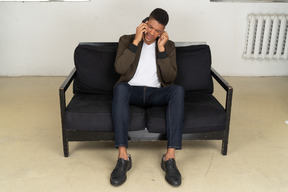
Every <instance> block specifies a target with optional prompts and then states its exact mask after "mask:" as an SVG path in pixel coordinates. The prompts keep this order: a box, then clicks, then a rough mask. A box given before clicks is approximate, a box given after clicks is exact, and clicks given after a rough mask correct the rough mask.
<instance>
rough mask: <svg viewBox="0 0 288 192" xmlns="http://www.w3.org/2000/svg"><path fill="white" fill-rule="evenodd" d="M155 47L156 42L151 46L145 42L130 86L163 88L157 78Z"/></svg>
mask: <svg viewBox="0 0 288 192" xmlns="http://www.w3.org/2000/svg"><path fill="white" fill-rule="evenodd" d="M155 46H156V42H154V43H152V44H150V45H147V44H146V43H145V42H143V47H142V51H141V55H140V59H139V63H138V66H137V69H136V72H135V74H134V76H133V78H132V79H131V80H130V81H129V82H128V83H129V85H131V86H147V87H157V88H159V87H160V86H161V83H160V81H159V79H158V76H157V66H156V51H155V49H156V48H155Z"/></svg>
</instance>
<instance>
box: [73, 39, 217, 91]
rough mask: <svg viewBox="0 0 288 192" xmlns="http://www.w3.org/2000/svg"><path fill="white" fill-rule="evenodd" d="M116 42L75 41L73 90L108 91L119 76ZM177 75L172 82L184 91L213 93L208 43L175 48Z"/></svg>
mask: <svg viewBox="0 0 288 192" xmlns="http://www.w3.org/2000/svg"><path fill="white" fill-rule="evenodd" d="M117 47H118V43H90V44H79V45H78V46H77V47H76V49H75V53H74V62H75V67H76V71H77V72H76V77H75V80H74V85H73V91H74V93H92V94H93V93H96V94H109V95H110V94H112V93H113V86H114V85H115V83H116V82H117V80H118V79H119V77H120V76H119V75H118V74H117V73H116V72H115V69H114V62H115V57H116V53H117ZM176 58H177V65H178V75H177V78H176V80H175V84H179V85H182V86H183V87H184V89H185V91H188V92H193V91H195V92H207V93H212V92H213V82H212V77H211V71H210V68H211V53H210V48H209V46H208V45H191V46H185V47H184V46H183V47H176Z"/></svg>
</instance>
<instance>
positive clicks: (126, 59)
mask: <svg viewBox="0 0 288 192" xmlns="http://www.w3.org/2000/svg"><path fill="white" fill-rule="evenodd" d="M137 48H138V47H137V46H135V45H134V44H132V43H131V42H130V40H129V39H128V38H127V36H122V37H120V39H119V44H118V50H117V55H116V60H115V64H114V68H115V71H116V72H117V73H118V74H120V75H123V74H125V73H127V72H128V71H129V69H130V68H131V66H132V63H133V62H134V60H135V55H136V51H137Z"/></svg>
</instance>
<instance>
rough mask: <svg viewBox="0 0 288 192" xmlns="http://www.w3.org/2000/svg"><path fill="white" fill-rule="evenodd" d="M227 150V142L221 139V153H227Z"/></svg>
mask: <svg viewBox="0 0 288 192" xmlns="http://www.w3.org/2000/svg"><path fill="white" fill-rule="evenodd" d="M227 150H228V142H227V141H225V140H223V141H222V151H221V153H222V155H227Z"/></svg>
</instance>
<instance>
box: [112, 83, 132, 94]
mask: <svg viewBox="0 0 288 192" xmlns="http://www.w3.org/2000/svg"><path fill="white" fill-rule="evenodd" d="M129 89H130V85H129V84H128V83H126V82H120V83H117V84H116V85H115V86H114V88H113V95H114V96H120V95H123V94H127V93H128V92H129Z"/></svg>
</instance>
